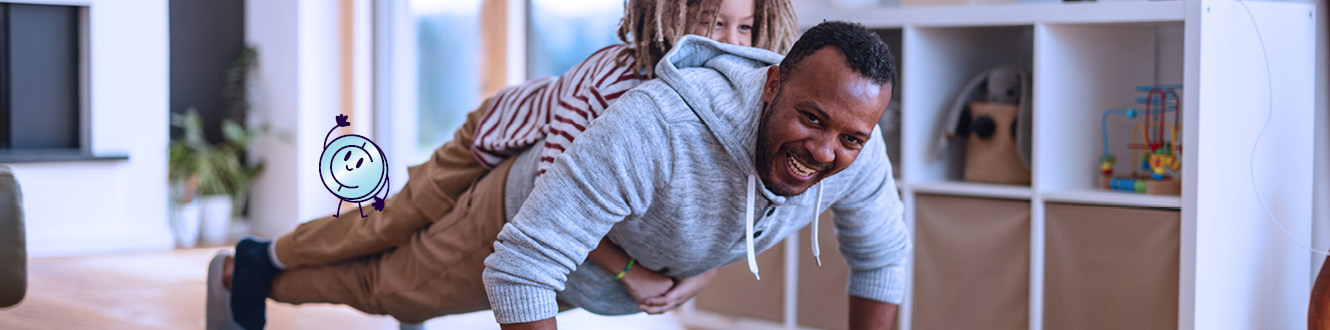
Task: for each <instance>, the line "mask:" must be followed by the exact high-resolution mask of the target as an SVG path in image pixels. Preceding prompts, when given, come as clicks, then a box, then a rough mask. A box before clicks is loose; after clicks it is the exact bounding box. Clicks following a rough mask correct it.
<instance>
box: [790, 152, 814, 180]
mask: <svg viewBox="0 0 1330 330" xmlns="http://www.w3.org/2000/svg"><path fill="white" fill-rule="evenodd" d="M785 159H786V161H785V162H786V163H787V165H789V167H790V172H791V173H792V174H794V176H795V177H796V178H798V179H801V180H808V179H811V178H812V177H813V175H814V174H817V170H814V169H812V168H811V167H809V166H808V165H804V163H803V162H800V161H799V160H798V159H795V157H794V155H791V154H789V153H788V152H787V153H786V154H785Z"/></svg>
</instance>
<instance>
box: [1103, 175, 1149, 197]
mask: <svg viewBox="0 0 1330 330" xmlns="http://www.w3.org/2000/svg"><path fill="white" fill-rule="evenodd" d="M1109 187H1111V188H1113V190H1118V191H1127V192H1134V193H1138V194H1144V193H1145V180H1143V179H1128V178H1114V179H1113V180H1112V181H1110V182H1109Z"/></svg>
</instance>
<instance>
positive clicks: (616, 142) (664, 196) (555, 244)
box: [484, 36, 911, 323]
mask: <svg viewBox="0 0 1330 330" xmlns="http://www.w3.org/2000/svg"><path fill="white" fill-rule="evenodd" d="M780 60H781V56H780V55H779V54H776V53H772V52H769V51H765V50H761V49H756V48H748V47H741V46H734V45H728V44H723V43H719V42H715V41H712V40H710V39H706V38H701V37H695V36H686V37H684V38H683V39H682V40H681V41H680V42H679V43H678V44H677V45H676V47H675V48H674V50H672V51H670V53H669V54H666V56H665V58H664V59H663V60H661V62H660V63H659V65H657V67H656V73H657V76H658V77H659V79H656V80H652V81H649V82H646V83H643V84H642V85H640V86H639V87H637V88H636V89H633V90H631V91H629V92H627V93H625V94H624V95H623V96H622V97H621V98H620V99H619V100H618V101H617V102H616V103H615V104H613V105H611V106H610V107H609V108H608V109H607V110H605V113H603V114H601V118H600V119H598V120H596V121H594V122H592V123H591V124H590V126H588V127H587V130H586V132H585V133H583V134H582V135H581V136H580V137H578V138H577V140H576V141H575V142H574V143H573V145H572V147H570V148H569V149H568V150H567V152H566V153H564V154H563V155H561V156H559V157H558V158H557V159H556V160H555V162H554V166H553V167H552V168H551V169H549V170H548V171H547V172H546V173H545V174H544V175H543V176H541V178H540V179H539V180H540V181H539V182H538V184H534V186H528V187H530V189H531V190H530V194H529V195H528V194H526V192H525V190H526V189H520V188H519V189H513V186H514V185H513V184H510V185H509V187H510V188H509V191H508V192H507V193H508V194H510V197H513V195H517V196H516V197H517V198H508V200H509V201H510V202H509V203H510V204H513V205H521V206H520V211H517V212H516V214H515V216H513V218H512V219H511V222H510V223H508V224H507V225H506V226H504V228H503V230H502V231H501V232H500V233H499V236H498V241H497V242H495V243H494V250H495V251H494V253H493V254H491V255H490V256H489V258H487V259H486V260H485V266H486V268H485V272H484V280H485V289H486V291H487V292H488V294H489V298H490V306H491V308H493V309H494V314H495V317H496V318H497V319H498V321H499V322H500V323H520V322H531V321H537V320H542V319H546V318H550V317H554V315H555V314H557V313H558V306H557V303H556V297H557V299H558V300H561V301H564V302H567V303H569V304H572V305H575V306H578V307H582V308H584V309H586V310H587V311H590V312H593V313H597V314H606V315H619V314H632V313H636V312H638V310H637V302H636V301H634V300H633V298H632V297H631V296H629V295H628V294H627V292H626V291H624V288H623V285H622V284H620V283H619V282H618V281H615V280H614V279H613V278H612V277H611V276H612V274H610V273H609V272H606V271H604V270H603V269H601V268H600V267H599V266H597V265H595V264H594V263H592V262H590V261H588V260H586V257H587V254H588V253H589V252H590V251H591V250H592V249H594V248H595V247H596V246H597V244H598V243H599V242H600V239H601V238H602V237H609V239H610V240H611V241H613V242H614V243H615V244H617V245H619V246H620V247H622V248H623V250H624V251H625V252H627V253H628V255H630V256H632V257H633V258H634V259H636V260H637V265H636V266H634V267H645V268H648V269H651V270H654V271H657V272H660V273H662V274H664V275H668V276H672V277H678V278H684V277H690V276H694V275H698V274H701V273H703V272H706V271H708V270H711V269H714V268H717V267H721V266H724V265H727V264H731V263H734V262H739V261H741V260H745V259H747V260H748V263H749V268H750V270H752V271H753V273H754V275H757V274H758V267H757V266H758V265H756V264H755V262H754V259H753V258H752V255H753V254H754V253H756V252H761V251H765V250H767V249H769V248H771V247H772V246H773V245H775V244H776V243H779V242H780V240H782V239H784V238H785V237H787V236H789V235H793V234H795V233H797V232H798V231H799V229H801V228H803V227H804V226H807V225H809V224H810V223H812V222H813V221H815V220H816V219H817V216H818V215H819V214H820V213H822V211H823V210H826V209H827V208H830V209H831V210H832V211H833V212H834V214H835V217H834V218H835V220H834V221H835V228H836V235H837V236H836V237H837V240H838V241H839V243H840V250H841V254H842V255H844V256H845V260H846V262H847V263H848V264H849V266H850V269H851V273H850V282H849V288H848V290H849V294H850V295H853V296H857V297H862V298H866V299H871V300H876V301H883V302H890V303H896V304H899V303H900V302H901V299H902V295H903V292H904V282H903V280H904V276H905V274H904V273H903V269H902V262H903V261H904V260H905V257H906V256H907V255H908V253H909V250H910V246H911V244H910V239H909V236H908V233H907V232H906V229H905V224H904V222H903V221H902V217H901V215H902V208H901V202H900V197H899V196H898V195H897V193H896V185H895V182H894V181H893V180H892V177H891V165H890V163H889V162H888V161H887V155H886V149H885V146H884V145H883V144H882V136H881V133H880V132H878V130H876V129H874V130H873V136H872V138H871V139H870V140H869V141H868V143H867V145H866V146H865V147H864V149H863V150H862V151H861V152H860V153H859V157H858V158H857V159H856V160H855V161H854V163H853V164H851V165H850V166H849V167H848V168H846V169H845V170H844V171H842V172H840V173H838V174H836V175H833V176H831V177H828V178H826V179H824V180H823V181H822V182H820V183H818V184H817V185H815V186H814V187H812V188H809V189H808V190H807V191H806V192H804V193H803V194H800V195H796V196H789V197H785V196H778V195H776V194H774V193H772V192H771V191H770V190H768V189H766V187H765V186H764V185H762V184H761V183H760V180H757V179H756V176H755V173H756V169H755V167H754V163H755V162H754V154H755V149H756V143H757V128H758V122H759V117H760V114H761V111H762V108H763V102H762V91H761V87H762V84H763V82H765V79H766V69H767V67H769V66H770V65H774V64H777V63H778V62H779V61H780ZM528 154H529V153H528ZM532 158H533V157H531V156H530V155H523V156H521V158H519V160H518V162H519V163H521V162H523V161H525V162H526V163H533V162H532ZM519 168H520V169H519ZM534 168H535V167H534V166H522V165H520V164H519V165H515V167H514V169H513V172H512V173H511V174H510V175H511V177H510V180H518V181H519V182H521V181H523V180H525V181H530V180H532V178H533V177H534V173H530V174H528V173H525V172H526V171H533V170H534ZM519 171H522V172H523V173H517V172H519ZM524 174H525V175H524ZM514 177H515V178H517V179H513V178H514ZM519 186H520V184H519ZM522 196H526V199H525V201H523V200H522V198H521V197H522ZM814 228H816V226H814ZM749 233H751V234H749ZM816 235H817V234H816V233H815V234H814V237H816ZM814 242H816V241H814ZM814 249H815V251H816V245H815V246H814Z"/></svg>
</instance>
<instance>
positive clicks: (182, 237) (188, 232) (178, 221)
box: [174, 200, 203, 249]
mask: <svg viewBox="0 0 1330 330" xmlns="http://www.w3.org/2000/svg"><path fill="white" fill-rule="evenodd" d="M202 216H203V207H202V205H201V203H199V201H198V200H194V201H190V202H189V203H185V204H181V205H176V215H175V223H174V230H175V232H174V234H175V242H176V246H178V247H180V248H186V249H187V248H192V247H194V245H196V244H198V241H199V224H200V222H202Z"/></svg>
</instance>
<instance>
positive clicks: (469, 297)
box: [270, 159, 512, 323]
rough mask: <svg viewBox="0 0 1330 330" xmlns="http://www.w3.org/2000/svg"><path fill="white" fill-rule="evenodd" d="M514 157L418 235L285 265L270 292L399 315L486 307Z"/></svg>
mask: <svg viewBox="0 0 1330 330" xmlns="http://www.w3.org/2000/svg"><path fill="white" fill-rule="evenodd" d="M511 167H512V160H511V159H510V160H508V161H505V162H504V163H501V164H500V165H499V166H498V167H495V169H494V172H492V175H487V176H485V177H484V178H482V179H481V180H480V181H478V182H476V183H475V185H474V187H473V188H472V189H471V190H468V191H465V192H464V193H463V194H461V195H460V196H459V199H458V204H457V207H455V208H454V209H453V210H451V211H449V212H448V213H447V214H446V215H444V216H443V219H440V220H439V221H438V222H435V223H433V224H430V225H429V226H428V228H426V229H425V230H423V231H421V232H420V233H419V234H417V235H415V236H412V237H411V239H410V240H409V242H408V243H406V244H402V245H401V246H399V247H397V248H396V249H392V250H389V251H386V252H383V253H380V254H374V255H370V256H366V257H362V258H358V259H353V260H348V261H342V262H336V263H332V264H329V265H322V266H313V267H305V268H299V269H292V270H288V271H284V272H281V273H280V274H278V275H277V277H276V278H274V279H273V281H272V290H271V293H270V297H272V298H273V300H276V301H280V302H286V303H294V304H299V303H310V302H330V303H339V304H346V305H350V306H351V307H355V308H356V309H359V310H361V311H364V312H366V313H371V314H388V315H392V316H393V317H395V318H397V319H398V320H399V321H402V322H407V323H420V322H424V321H425V320H428V319H430V318H433V317H437V316H442V315H448V314H458V313H466V312H473V311H479V310H485V309H489V298H488V296H487V295H486V293H485V284H484V282H483V281H482V280H481V273H482V272H483V271H484V270H485V258H486V257H488V256H489V254H490V253H491V252H492V251H491V248H492V247H493V244H494V241H495V239H496V238H497V237H498V233H499V231H500V230H501V229H502V228H503V225H504V223H505V218H504V208H503V201H504V194H503V191H504V187H505V185H506V183H507V177H508V176H507V174H508V173H507V172H508V170H509V169H510V168H511Z"/></svg>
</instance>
